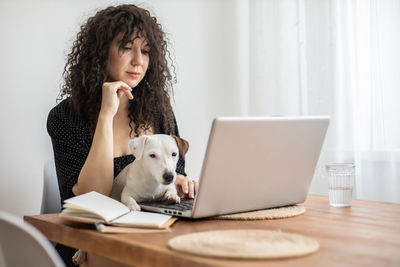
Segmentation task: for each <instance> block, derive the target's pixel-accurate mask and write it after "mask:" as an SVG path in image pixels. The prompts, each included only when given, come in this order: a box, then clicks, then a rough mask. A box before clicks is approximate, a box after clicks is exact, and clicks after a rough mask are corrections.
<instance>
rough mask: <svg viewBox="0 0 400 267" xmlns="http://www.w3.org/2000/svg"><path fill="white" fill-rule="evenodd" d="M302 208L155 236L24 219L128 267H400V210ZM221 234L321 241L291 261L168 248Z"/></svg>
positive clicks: (312, 198) (183, 224)
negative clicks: (196, 236) (177, 240)
mask: <svg viewBox="0 0 400 267" xmlns="http://www.w3.org/2000/svg"><path fill="white" fill-rule="evenodd" d="M304 206H305V207H306V213H305V214H303V215H300V216H297V217H292V218H287V219H279V220H261V221H260V220H259V221H222V220H206V219H205V220H181V219H180V220H178V221H177V222H176V223H175V224H174V225H173V226H172V232H170V233H153V234H103V233H99V232H97V231H95V230H93V229H87V228H86V229H85V228H82V227H77V225H74V224H73V223H70V222H68V221H65V220H63V219H60V218H58V217H57V216H56V215H55V214H46V215H37V216H25V220H26V221H27V222H29V223H31V224H32V225H33V226H35V227H36V228H37V229H39V231H41V232H42V233H43V234H44V235H45V236H46V237H47V238H48V239H49V240H52V241H55V242H59V243H62V244H65V245H68V246H71V247H75V248H80V249H83V250H85V251H88V252H90V253H95V254H97V255H99V256H101V257H105V258H108V259H110V260H113V261H115V262H119V263H125V264H128V265H130V266H246V267H247V266H265V265H267V264H268V266H310V265H318V266H337V265H341V266H343V265H349V266H400V204H393V203H384V202H374V201H363V200H353V203H352V207H351V208H333V207H330V206H329V201H328V198H327V197H326V196H317V195H309V196H308V198H307V201H306V202H305V203H304ZM218 229H219V230H220V229H267V230H277V229H280V230H282V231H286V232H291V233H299V234H303V235H306V236H309V237H313V238H315V239H317V240H318V242H319V243H320V250H319V251H318V252H316V253H314V254H311V255H308V256H303V257H298V258H292V259H283V260H231V259H218V258H209V257H200V256H192V255H189V254H184V253H180V252H175V251H172V250H170V249H169V248H168V247H167V242H168V240H169V239H171V238H172V237H175V236H178V235H182V234H188V233H194V232H200V231H209V230H218ZM90 255H91V254H90Z"/></svg>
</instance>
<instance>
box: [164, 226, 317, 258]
mask: <svg viewBox="0 0 400 267" xmlns="http://www.w3.org/2000/svg"><path fill="white" fill-rule="evenodd" d="M168 246H169V247H170V248H172V249H174V250H177V251H180V252H185V253H190V254H194V255H200V256H211V257H224V258H241V259H278V258H290V257H298V256H302V255H307V254H310V253H313V252H315V251H317V250H318V249H319V243H318V241H317V240H315V239H313V238H309V237H306V236H303V235H299V234H292V233H285V232H281V231H269V230H222V231H209V232H199V233H194V234H187V235H181V236H177V237H174V238H172V239H171V240H169V242H168Z"/></svg>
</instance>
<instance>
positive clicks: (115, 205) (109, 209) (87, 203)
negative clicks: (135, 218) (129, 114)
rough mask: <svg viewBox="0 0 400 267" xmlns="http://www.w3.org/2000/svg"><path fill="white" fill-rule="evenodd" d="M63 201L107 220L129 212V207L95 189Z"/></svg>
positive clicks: (71, 206) (70, 206)
mask: <svg viewBox="0 0 400 267" xmlns="http://www.w3.org/2000/svg"><path fill="white" fill-rule="evenodd" d="M64 202H65V203H67V204H68V205H65V206H66V207H68V208H73V209H78V210H82V211H88V212H91V213H94V214H97V215H99V216H101V217H102V218H104V220H105V221H107V222H110V221H112V220H113V219H115V218H117V217H119V216H121V215H123V214H125V213H128V212H129V208H128V207H127V206H125V205H124V204H122V203H121V202H119V201H117V200H115V199H112V198H110V197H107V196H105V195H102V194H100V193H97V192H95V191H92V192H89V193H86V194H83V195H79V196H76V197H72V198H70V199H67V200H65V201H64Z"/></svg>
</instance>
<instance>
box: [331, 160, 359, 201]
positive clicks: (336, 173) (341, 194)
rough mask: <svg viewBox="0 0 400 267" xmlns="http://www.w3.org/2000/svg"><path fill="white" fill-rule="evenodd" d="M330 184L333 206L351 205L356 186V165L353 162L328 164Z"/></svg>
mask: <svg viewBox="0 0 400 267" xmlns="http://www.w3.org/2000/svg"><path fill="white" fill-rule="evenodd" d="M326 171H327V173H328V180H329V181H328V184H329V203H330V205H331V206H332V207H350V206H351V199H352V192H353V187H354V178H355V177H354V176H355V165H354V164H353V163H330V164H327V165H326Z"/></svg>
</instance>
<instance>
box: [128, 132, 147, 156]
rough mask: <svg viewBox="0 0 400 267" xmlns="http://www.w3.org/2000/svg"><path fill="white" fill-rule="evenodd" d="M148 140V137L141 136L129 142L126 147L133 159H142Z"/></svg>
mask: <svg viewBox="0 0 400 267" xmlns="http://www.w3.org/2000/svg"><path fill="white" fill-rule="evenodd" d="M148 138H149V136H148V135H141V136H139V137H135V138H133V139H131V140H129V143H128V146H129V149H130V150H131V152H132V154H133V155H134V156H135V159H137V160H140V159H141V158H142V156H143V151H144V145H145V144H146V141H147V139H148Z"/></svg>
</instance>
